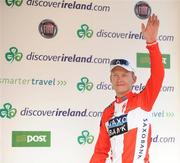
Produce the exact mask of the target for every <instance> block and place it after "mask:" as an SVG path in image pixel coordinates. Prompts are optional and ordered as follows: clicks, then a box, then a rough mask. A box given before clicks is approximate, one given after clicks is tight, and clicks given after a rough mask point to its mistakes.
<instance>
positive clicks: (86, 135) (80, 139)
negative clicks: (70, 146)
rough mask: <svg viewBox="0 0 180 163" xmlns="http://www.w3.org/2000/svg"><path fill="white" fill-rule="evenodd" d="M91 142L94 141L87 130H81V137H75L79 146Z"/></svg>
mask: <svg viewBox="0 0 180 163" xmlns="http://www.w3.org/2000/svg"><path fill="white" fill-rule="evenodd" d="M93 141H94V136H93V135H91V134H90V133H89V131H88V130H83V131H82V132H81V135H80V136H78V137H77V142H78V143H79V144H80V145H85V144H92V143H93Z"/></svg>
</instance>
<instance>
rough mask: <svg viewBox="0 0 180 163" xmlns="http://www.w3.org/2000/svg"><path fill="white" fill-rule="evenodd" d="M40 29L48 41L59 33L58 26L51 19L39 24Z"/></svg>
mask: <svg viewBox="0 0 180 163" xmlns="http://www.w3.org/2000/svg"><path fill="white" fill-rule="evenodd" d="M38 29H39V33H40V34H41V36H43V37H44V38H48V39H49V38H53V37H55V36H56V34H57V32H58V28H57V25H56V24H55V23H54V22H53V21H52V20H49V19H45V20H43V21H42V22H41V23H40V24H39V27H38Z"/></svg>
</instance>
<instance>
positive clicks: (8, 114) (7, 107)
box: [0, 103, 17, 119]
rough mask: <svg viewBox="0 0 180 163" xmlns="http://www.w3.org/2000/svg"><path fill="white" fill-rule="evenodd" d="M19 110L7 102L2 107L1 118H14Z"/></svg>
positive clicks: (0, 109) (0, 110)
mask: <svg viewBox="0 0 180 163" xmlns="http://www.w3.org/2000/svg"><path fill="white" fill-rule="evenodd" d="M16 113H17V110H16V109H15V108H13V107H12V105H11V104H10V103H5V104H4V105H3V107H2V108H0V118H9V119H11V118H13V117H15V115H16Z"/></svg>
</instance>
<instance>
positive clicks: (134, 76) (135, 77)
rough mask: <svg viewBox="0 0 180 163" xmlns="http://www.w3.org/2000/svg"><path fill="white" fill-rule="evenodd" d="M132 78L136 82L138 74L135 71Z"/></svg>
mask: <svg viewBox="0 0 180 163" xmlns="http://www.w3.org/2000/svg"><path fill="white" fill-rule="evenodd" d="M132 78H133V84H134V83H135V82H136V80H137V76H136V75H135V74H134V72H133V73H132Z"/></svg>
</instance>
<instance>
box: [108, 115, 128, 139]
mask: <svg viewBox="0 0 180 163" xmlns="http://www.w3.org/2000/svg"><path fill="white" fill-rule="evenodd" d="M107 128H108V133H109V136H110V137H111V138H112V137H113V136H116V135H121V134H124V133H126V132H128V125H127V114H124V115H121V116H118V117H114V118H113V119H111V120H109V121H108V122H107Z"/></svg>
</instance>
